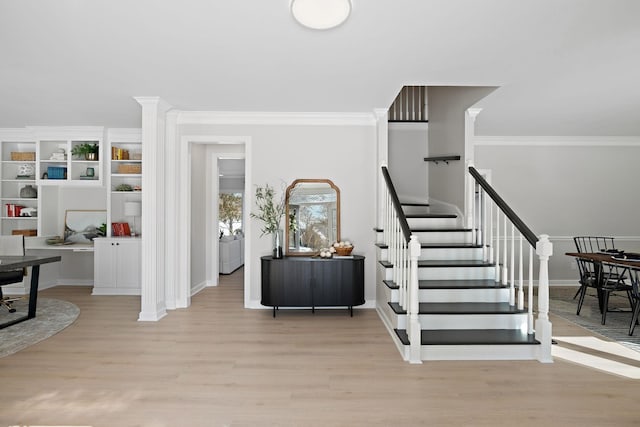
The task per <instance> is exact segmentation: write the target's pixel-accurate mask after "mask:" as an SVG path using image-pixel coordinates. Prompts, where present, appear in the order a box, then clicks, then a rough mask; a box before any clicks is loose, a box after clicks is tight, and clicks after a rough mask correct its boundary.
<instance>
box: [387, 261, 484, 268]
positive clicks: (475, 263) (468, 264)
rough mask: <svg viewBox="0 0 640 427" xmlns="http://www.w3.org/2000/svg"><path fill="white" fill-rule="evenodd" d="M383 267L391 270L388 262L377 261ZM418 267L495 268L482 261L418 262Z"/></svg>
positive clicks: (391, 265)
mask: <svg viewBox="0 0 640 427" xmlns="http://www.w3.org/2000/svg"><path fill="white" fill-rule="evenodd" d="M378 262H379V263H380V264H381V265H382V266H383V267H385V268H391V267H393V263H390V262H389V261H384V260H383V261H378ZM420 267H431V268H439V267H495V264H494V263H492V262H487V261H482V260H475V259H471V260H443V261H433V260H425V261H418V268H420Z"/></svg>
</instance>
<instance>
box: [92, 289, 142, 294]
mask: <svg viewBox="0 0 640 427" xmlns="http://www.w3.org/2000/svg"><path fill="white" fill-rule="evenodd" d="M91 295H140V289H126V288H99V289H94V290H93V291H92V292H91Z"/></svg>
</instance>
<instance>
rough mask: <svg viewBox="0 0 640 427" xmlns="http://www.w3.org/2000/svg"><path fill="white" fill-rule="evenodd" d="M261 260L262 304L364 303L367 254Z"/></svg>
mask: <svg viewBox="0 0 640 427" xmlns="http://www.w3.org/2000/svg"><path fill="white" fill-rule="evenodd" d="M261 261H262V300H261V303H262V305H266V306H268V307H273V316H274V317H275V315H276V309H277V308H278V307H311V309H312V310H313V309H315V307H340V306H345V307H348V308H349V310H350V312H351V315H352V316H353V306H355V305H362V304H364V257H363V256H360V255H354V256H353V258H331V259H322V258H305V257H285V258H281V259H273V258H272V257H270V256H264V257H262V258H261Z"/></svg>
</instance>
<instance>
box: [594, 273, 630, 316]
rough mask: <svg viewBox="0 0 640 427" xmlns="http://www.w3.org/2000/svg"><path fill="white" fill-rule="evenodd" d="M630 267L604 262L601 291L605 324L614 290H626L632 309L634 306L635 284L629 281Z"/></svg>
mask: <svg viewBox="0 0 640 427" xmlns="http://www.w3.org/2000/svg"><path fill="white" fill-rule="evenodd" d="M629 271H630V269H629V268H628V267H620V266H619V265H615V264H610V263H607V262H603V263H602V273H601V274H602V279H601V281H600V292H601V295H602V306H601V307H600V309H601V310H602V324H603V325H604V324H605V322H606V320H607V311H609V296H610V295H611V293H612V292H625V293H626V294H627V299H628V300H629V304H630V305H631V309H632V310H633V307H634V299H633V294H632V291H633V286H632V285H631V284H629V283H627V279H628V277H629V274H630V273H629Z"/></svg>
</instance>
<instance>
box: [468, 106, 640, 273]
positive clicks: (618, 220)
mask: <svg viewBox="0 0 640 427" xmlns="http://www.w3.org/2000/svg"><path fill="white" fill-rule="evenodd" d="M479 117H482V115H480V116H479ZM475 141H476V144H475V159H476V166H477V167H478V168H482V169H490V170H491V172H492V185H493V187H494V188H495V189H496V191H497V192H498V193H499V194H500V195H501V196H502V197H503V198H504V200H505V201H506V202H507V203H508V204H509V205H510V206H511V207H512V209H513V210H514V211H515V212H516V214H518V216H520V217H521V218H522V220H523V221H524V222H525V223H526V224H527V225H528V226H529V227H530V228H531V230H532V231H533V232H534V233H535V234H537V235H540V234H549V235H550V237H551V241H552V242H553V243H554V255H553V257H552V258H551V260H550V266H549V277H550V280H551V281H552V282H556V283H562V282H563V281H566V282H567V283H577V275H578V273H577V271H576V267H575V261H574V260H573V258H571V257H568V256H566V255H564V254H565V253H566V252H569V251H575V246H574V244H573V240H572V239H571V237H572V236H576V235H602V236H614V237H616V242H617V246H618V247H620V248H621V249H626V250H628V251H635V252H640V227H639V226H638V212H640V197H637V191H636V190H635V185H636V184H637V183H639V182H640V168H638V159H640V137H639V138H606V137H602V138H579V137H543V138H523V137H476V138H475ZM507 144H508V145H507Z"/></svg>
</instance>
